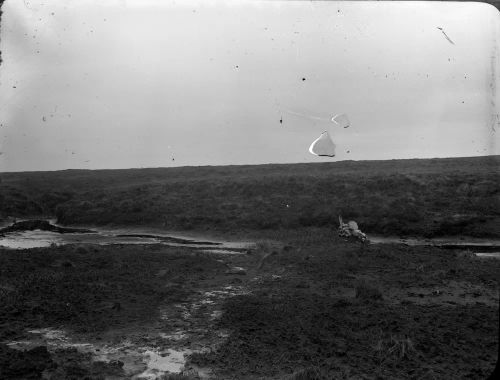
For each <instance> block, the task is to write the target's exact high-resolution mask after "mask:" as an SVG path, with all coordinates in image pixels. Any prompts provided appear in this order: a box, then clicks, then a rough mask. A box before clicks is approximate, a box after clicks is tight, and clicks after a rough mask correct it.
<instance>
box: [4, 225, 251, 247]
mask: <svg viewBox="0 0 500 380" xmlns="http://www.w3.org/2000/svg"><path fill="white" fill-rule="evenodd" d="M50 222H53V221H50ZM52 225H53V226H57V224H54V223H52ZM57 227H61V226H57ZM92 231H93V232H90V233H88V232H87V233H81V232H73V233H58V232H53V231H42V230H33V231H15V232H8V233H4V234H3V235H0V246H1V247H4V248H10V249H29V248H41V247H49V246H51V245H52V244H55V245H64V244H98V245H113V244H162V245H167V246H170V247H188V248H195V249H198V250H201V251H202V252H207V253H215V254H226V255H229V254H230V255H236V254H244V253H245V252H246V250H247V249H249V248H253V247H255V243H252V242H242V241H218V240H214V239H210V238H205V237H200V236H194V235H193V236H184V235H182V234H169V233H165V231H159V230H157V229H154V228H152V229H151V230H147V229H144V228H137V229H133V228H127V229H122V228H117V229H105V228H92Z"/></svg>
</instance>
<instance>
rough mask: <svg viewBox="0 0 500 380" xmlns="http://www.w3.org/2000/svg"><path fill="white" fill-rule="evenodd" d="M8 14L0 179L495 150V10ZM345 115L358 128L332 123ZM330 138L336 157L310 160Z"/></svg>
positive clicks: (428, 5) (194, 7)
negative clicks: (324, 136) (0, 175)
mask: <svg viewBox="0 0 500 380" xmlns="http://www.w3.org/2000/svg"><path fill="white" fill-rule="evenodd" d="M3 12H4V13H3V16H2V24H1V30H0V50H1V52H2V59H3V62H2V65H1V66H0V152H1V153H0V172H7V171H36V170H61V169H70V168H72V169H77V168H83V169H104V168H107V169H109V168H139V167H170V166H203V165H240V164H266V163H295V162H333V161H342V160H381V159H401V158H433V157H457V156H458V157H464V156H484V155H493V154H500V148H499V146H500V140H499V137H498V133H500V118H499V115H498V112H499V111H498V108H499V107H498V104H499V99H498V94H497V88H498V84H499V79H498V78H499V75H498V70H499V66H500V63H499V62H500V60H499V57H498V51H499V49H498V44H499V43H500V13H499V12H498V10H496V9H495V8H494V7H492V6H490V5H488V4H483V3H449V2H446V3H440V2H357V1H356V2H326V1H325V2H316V1H258V0H247V1H210V0H209V1H206V0H205V1H190V0H184V1H168V0H167V1H164V0H158V1H152V0H121V1H118V0H116V1H112V0H108V1H102V0H74V1H70V0H64V1H63V0H61V1H58V0H50V1H48V0H37V1H35V0H33V1H31V0H24V1H21V0H6V1H5V3H4V6H3ZM439 28H441V29H439ZM340 113H346V114H347V115H348V116H349V119H350V122H351V126H350V127H349V128H338V127H336V126H335V124H334V123H332V122H331V121H329V119H330V118H331V117H332V116H334V115H336V114H340ZM280 121H281V122H280ZM323 131H328V132H329V134H330V135H331V136H332V139H333V141H334V143H335V144H336V150H337V154H336V156H335V157H333V158H329V157H317V156H314V155H312V154H311V153H309V145H310V144H311V143H312V141H314V140H315V139H316V138H318V137H319V135H320V134H321V133H322V132H323Z"/></svg>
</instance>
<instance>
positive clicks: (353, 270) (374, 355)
mask: <svg viewBox="0 0 500 380" xmlns="http://www.w3.org/2000/svg"><path fill="white" fill-rule="evenodd" d="M313 236H314V239H312V238H311V237H313ZM208 240H211V239H208ZM208 240H207V241H208ZM0 264H1V265H0V268H1V269H0V271H1V273H0V274H1V276H0V278H1V283H0V297H3V298H2V299H3V300H5V301H6V302H4V303H3V306H2V307H0V342H1V346H0V371H3V372H0V374H2V375H3V374H7V375H8V376H7V375H3V376H4V377H6V376H7V378H12V379H22V378H40V377H43V378H46V379H64V378H75V379H80V378H82V379H83V378H91V379H98V378H99V379H101V378H109V379H162V378H168V376H174V375H177V376H183V377H182V378H184V379H200V378H202V379H203V378H207V379H210V378H213V379H255V378H266V379H267V378H269V379H292V378H293V379H299V378H315V379H316V378H318V379H322V378H324V379H330V378H338V379H358V378H363V379H376V378H387V379H401V378H409V379H417V378H436V379H449V378H465V377H468V378H487V377H488V375H489V374H490V373H491V371H492V370H493V368H494V365H495V362H496V355H497V347H498V341H497V340H498V339H497V337H498V300H499V287H498V282H497V279H498V278H499V277H500V276H499V274H500V261H499V260H490V259H483V258H479V257H477V256H475V255H472V254H470V253H468V252H467V251H466V250H465V251H464V250H451V249H450V250H443V249H439V248H436V247H421V246H415V247H410V246H405V245H402V244H376V245H361V244H358V243H355V242H349V241H344V240H342V239H338V238H337V237H335V236H332V235H331V234H322V233H314V232H304V234H303V235H298V234H290V235H288V236H286V235H285V236H280V239H279V241H278V240H269V239H263V240H261V241H256V244H255V246H254V247H253V248H252V249H248V248H247V249H246V251H245V252H240V254H227V252H225V251H224V250H222V251H218V249H216V250H215V252H201V251H199V250H197V249H195V248H193V247H191V248H180V247H167V246H164V245H161V244H157V245H137V246H127V245H122V246H119V245H114V246H105V247H102V246H92V245H74V246H73V245H66V246H60V247H52V248H39V249H30V250H18V251H13V250H1V249H0ZM34 273H36V274H34ZM51 294H53V296H51ZM301 376H302V377H301ZM305 376H309V377H305ZM0 377H2V376H0Z"/></svg>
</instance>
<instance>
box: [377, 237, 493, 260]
mask: <svg viewBox="0 0 500 380" xmlns="http://www.w3.org/2000/svg"><path fill="white" fill-rule="evenodd" d="M369 239H370V244H404V245H408V246H430V247H438V248H441V249H450V250H451V249H454V250H469V251H471V252H473V253H474V254H475V255H476V256H478V257H495V258H500V240H496V239H474V238H468V239H467V240H465V239H464V240H460V239H445V238H435V239H417V238H408V239H402V238H398V237H383V236H370V237H369Z"/></svg>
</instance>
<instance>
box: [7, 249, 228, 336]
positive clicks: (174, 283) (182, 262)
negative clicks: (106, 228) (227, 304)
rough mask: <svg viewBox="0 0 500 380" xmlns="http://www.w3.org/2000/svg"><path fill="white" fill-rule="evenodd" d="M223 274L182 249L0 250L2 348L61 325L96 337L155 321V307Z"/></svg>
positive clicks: (209, 261)
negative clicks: (28, 332) (20, 336)
mask: <svg viewBox="0 0 500 380" xmlns="http://www.w3.org/2000/svg"><path fill="white" fill-rule="evenodd" d="M222 269H226V268H225V267H224V266H223V265H222V264H221V263H219V262H217V261H215V260H213V259H211V258H209V257H207V256H206V255H201V254H197V253H193V252H192V251H190V250H188V249H182V248H176V249H173V248H165V247H159V246H120V247H119V248H118V247H117V246H59V247H52V248H39V249H31V250H24V251H18V250H17V251H16V250H3V249H2V250H0V341H1V340H3V339H6V338H15V336H11V335H12V334H14V335H15V333H16V332H20V331H22V329H23V328H29V327H31V328H37V327H39V326H59V325H63V326H65V327H66V328H70V329H72V330H73V331H76V332H86V333H99V332H101V331H103V330H106V329H112V328H119V327H123V326H127V325H130V324H134V323H139V322H140V323H145V322H147V321H148V320H150V319H152V320H154V319H155V318H157V313H158V306H159V304H160V303H163V304H168V303H170V302H179V301H182V300H184V299H185V298H186V297H187V296H188V295H189V294H190V291H191V285H190V284H191V282H192V281H196V280H197V279H198V278H199V277H201V276H206V275H207V274H213V273H214V272H216V271H217V270H222ZM160 270H162V272H161V276H160V275H157V274H158V272H159V271H160ZM166 284H168V286H166Z"/></svg>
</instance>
